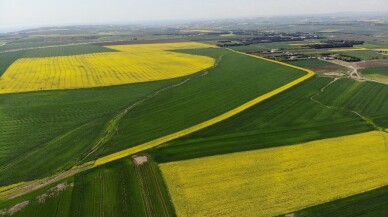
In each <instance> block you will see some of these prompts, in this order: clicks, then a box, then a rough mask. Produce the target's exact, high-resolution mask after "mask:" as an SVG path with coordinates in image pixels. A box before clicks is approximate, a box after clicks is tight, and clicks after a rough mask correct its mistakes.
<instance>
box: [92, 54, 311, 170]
mask: <svg viewBox="0 0 388 217" xmlns="http://www.w3.org/2000/svg"><path fill="white" fill-rule="evenodd" d="M231 51H233V50H231ZM233 52H236V53H239V54H242V55H247V56H251V57H254V58H258V59H261V60H265V61H269V62H273V63H277V64H280V65H284V66H287V67H291V68H294V69H298V70H302V71H305V72H306V73H307V74H306V75H304V76H302V77H300V78H298V79H296V80H294V81H292V82H290V83H288V84H286V85H283V86H281V87H279V88H276V89H275V90H273V91H270V92H268V93H266V94H263V95H261V96H259V97H257V98H255V99H253V100H250V101H248V102H246V103H244V104H242V105H240V106H238V107H236V108H234V109H232V110H230V111H228V112H226V113H223V114H221V115H219V116H217V117H214V118H212V119H210V120H207V121H205V122H202V123H200V124H197V125H194V126H192V127H189V128H187V129H184V130H180V131H178V132H175V133H172V134H169V135H166V136H163V137H161V138H158V139H155V140H152V141H149V142H146V143H143V144H141V145H138V146H135V147H132V148H129V149H125V150H122V151H119V152H116V153H113V154H110V155H107V156H104V157H100V158H98V159H97V160H96V161H95V162H94V164H95V165H102V164H105V163H108V162H111V161H114V160H117V159H120V158H124V157H127V156H129V155H133V154H136V153H138V152H141V151H145V150H147V149H150V148H153V147H156V146H158V145H161V144H163V143H165V142H168V141H171V140H174V139H177V138H180V137H182V136H185V135H188V134H191V133H193V132H196V131H199V130H201V129H204V128H206V127H208V126H211V125H213V124H216V123H219V122H221V121H223V120H226V119H228V118H230V117H232V116H234V115H236V114H238V113H240V112H243V111H245V110H246V109H248V108H250V107H252V106H254V105H256V104H258V103H260V102H262V101H264V100H266V99H268V98H270V97H272V96H274V95H277V94H279V93H281V92H283V91H285V90H287V89H289V88H291V87H293V86H295V85H297V84H299V83H301V82H303V81H305V80H307V79H309V78H310V77H312V76H314V74H315V73H314V72H313V71H312V70H309V69H304V68H301V67H298V66H294V65H290V64H287V63H283V62H279V61H276V60H271V59H267V58H263V57H259V56H255V55H250V54H245V53H242V52H237V51H233ZM87 164H90V163H87Z"/></svg>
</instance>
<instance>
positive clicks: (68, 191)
mask: <svg viewBox="0 0 388 217" xmlns="http://www.w3.org/2000/svg"><path fill="white" fill-rule="evenodd" d="M73 182H74V179H73V177H71V178H68V179H66V180H63V181H61V182H58V183H54V184H51V185H49V186H46V187H44V188H41V189H39V190H36V191H34V192H31V193H29V194H26V195H23V196H21V197H17V198H14V199H11V200H7V201H1V202H0V212H1V210H3V211H5V210H7V211H8V210H9V208H11V207H13V206H15V205H17V204H21V203H23V202H25V201H28V205H27V206H25V207H23V208H22V209H20V210H18V211H17V212H15V213H14V214H13V215H12V216H17V217H19V216H20V217H24V216H26V217H28V216H42V217H45V216H47V217H49V216H58V217H61V216H63V217H66V216H70V215H69V214H70V213H69V211H70V204H71V203H70V202H71V195H72V192H73V187H72V185H73ZM62 184H64V185H65V186H66V188H65V189H64V190H58V188H57V186H60V185H62ZM53 189H54V190H53ZM39 198H40V200H39ZM5 216H10V215H5Z"/></svg>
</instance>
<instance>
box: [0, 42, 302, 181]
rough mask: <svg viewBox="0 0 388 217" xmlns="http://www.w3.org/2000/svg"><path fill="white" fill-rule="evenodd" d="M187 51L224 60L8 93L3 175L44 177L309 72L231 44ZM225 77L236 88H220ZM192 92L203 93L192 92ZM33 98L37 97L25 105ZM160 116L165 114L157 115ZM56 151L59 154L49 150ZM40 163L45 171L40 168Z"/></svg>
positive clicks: (187, 123)
mask: <svg viewBox="0 0 388 217" xmlns="http://www.w3.org/2000/svg"><path fill="white" fill-rule="evenodd" d="M186 52H192V53H193V54H197V53H200V54H201V55H205V54H207V55H210V56H211V55H213V58H215V59H218V58H220V57H221V56H222V60H221V61H219V63H218V65H217V67H215V68H213V69H210V70H208V71H207V72H204V73H202V74H199V75H197V74H194V75H192V76H189V77H184V78H177V79H170V80H164V81H155V82H150V83H147V84H143V83H138V84H129V85H122V86H115V87H104V88H97V89H90V90H88V89H82V90H81V89H80V90H68V91H44V92H36V93H23V94H5V95H2V96H0V99H1V100H2V101H3V104H2V108H1V111H2V113H1V114H2V115H1V118H2V119H3V121H2V122H3V123H5V124H3V125H2V130H1V131H0V133H2V134H3V136H2V137H1V140H0V141H1V147H2V149H1V154H0V156H1V158H2V159H1V164H2V166H1V167H0V174H1V176H2V177H6V178H5V179H3V180H0V183H1V186H4V185H6V184H12V183H16V182H19V181H26V180H32V179H37V178H40V177H44V176H47V175H50V174H53V173H54V172H58V171H63V170H65V169H69V168H71V167H72V166H74V165H76V164H81V163H83V162H86V161H90V160H94V159H96V158H97V157H99V156H104V155H106V154H110V153H114V152H116V151H121V150H123V149H125V148H130V147H134V146H136V145H139V144H142V143H144V142H148V141H151V140H152V139H155V138H158V137H162V136H165V135H167V134H169V133H174V132H176V131H179V130H182V129H185V128H187V127H191V126H193V125H195V124H197V123H201V122H203V121H205V120H207V119H209V118H212V117H215V116H217V115H219V114H222V113H223V112H226V111H228V110H229V109H232V108H235V107H237V106H239V105H241V104H242V103H245V102H246V101H248V100H251V99H253V98H255V97H257V96H260V95H261V94H264V93H266V92H269V91H271V90H273V89H274V88H276V87H279V86H281V85H283V84H286V83H288V82H290V81H293V80H295V79H297V78H298V77H300V76H302V75H304V74H305V72H302V71H299V70H297V69H291V70H290V69H289V68H288V67H286V66H280V65H278V64H275V63H271V62H267V61H263V60H259V59H256V58H252V57H249V56H244V55H242V54H238V53H234V52H232V51H228V50H224V49H203V50H196V51H189V50H187V51H186ZM244 62H245V63H249V64H251V65H253V66H255V67H253V68H246V69H244V70H241V69H240V67H238V66H237V65H236V64H240V63H244ZM233 65H234V66H233ZM273 66H277V67H278V68H273ZM268 68H271V70H269V71H268V70H267V69H268ZM242 75H244V76H242ZM277 76H279V78H281V79H278V78H277ZM236 78H238V79H239V80H240V81H241V82H246V85H244V88H242V89H241V92H235V88H237V87H239V86H240V85H239V83H236V82H233V79H236ZM253 78H254V79H253ZM269 80H271V81H273V82H272V83H268V82H267V81H269ZM217 81H220V82H221V83H219V82H217ZM222 82H224V83H222ZM225 84H227V85H228V89H220V87H221V86H224V85H225ZM261 84H262V86H260V87H259V88H258V87H257V85H261ZM209 90H211V93H212V94H208V93H209ZM128 93H132V94H128ZM236 95H238V96H239V97H238V98H236V97H235V96H236ZM172 96H174V97H172ZM199 96H200V97H199ZM85 98H87V99H88V100H87V101H85V100H84V99H85ZM191 98H194V99H195V100H190V101H188V100H187V99H191ZM26 102H30V103H28V104H26V105H24V103H26ZM204 103H205V104H206V105H207V106H209V107H207V109H204V107H203V104H204ZM219 105H223V106H222V107H220V106H219ZM58 108H60V109H58ZM161 108H163V109H161ZM176 111H179V113H176ZM127 113H129V115H127ZM28 114H34V115H33V117H31V116H30V115H28ZM170 114H176V115H174V116H171V115H170ZM192 115H193V116H192ZM155 118H159V119H158V120H163V121H160V122H155V121H152V120H156V119H155ZM182 118H183V119H184V120H185V121H184V122H183V121H182V120H183V119H182ZM58 121H60V122H61V123H62V124H61V125H58V124H57V123H58ZM32 126H34V127H32ZM49 126H50V127H49ZM10 129H12V131H10ZM47 129H50V130H47ZM116 129H118V130H119V132H120V133H117V130H116ZM21 135H22V136H21ZM70 141H72V142H70ZM124 141H125V142H124ZM75 144H76V145H75ZM69 145H70V146H71V147H72V148H68V147H69ZM11 147H13V148H11ZM15 147H17V149H16V148H15ZM48 152H50V153H56V155H50V156H52V157H43V156H45V155H46V153H48ZM20 153H25V154H24V155H20ZM38 168H39V171H40V172H39V174H37V173H36V172H35V171H36V169H38ZM15 171H18V172H15Z"/></svg>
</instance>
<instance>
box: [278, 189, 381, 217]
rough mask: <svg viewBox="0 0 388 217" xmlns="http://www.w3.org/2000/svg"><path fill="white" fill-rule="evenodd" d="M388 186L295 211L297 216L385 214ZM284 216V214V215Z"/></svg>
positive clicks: (373, 216)
mask: <svg viewBox="0 0 388 217" xmlns="http://www.w3.org/2000/svg"><path fill="white" fill-rule="evenodd" d="M387 209H388V186H385V187H382V188H378V189H375V190H372V191H368V192H365V193H361V194H357V195H354V196H350V197H346V198H343V199H339V200H334V201H331V202H327V203H324V204H319V205H317V206H312V207H308V208H306V209H302V210H299V211H296V212H295V215H296V216H301V217H307V216H320V217H324V216H333V217H337V216H338V217H340V216H370V217H375V216H384V215H385V214H387V212H388V210H387ZM282 216H283V215H282Z"/></svg>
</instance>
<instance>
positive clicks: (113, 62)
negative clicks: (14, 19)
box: [0, 42, 215, 94]
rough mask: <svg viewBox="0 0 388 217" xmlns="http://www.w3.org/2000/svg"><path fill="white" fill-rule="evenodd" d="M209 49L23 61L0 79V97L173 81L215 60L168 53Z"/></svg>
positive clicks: (126, 48) (144, 48)
mask: <svg viewBox="0 0 388 217" xmlns="http://www.w3.org/2000/svg"><path fill="white" fill-rule="evenodd" d="M209 46H211V45H206V44H201V43H195V42H185V43H166V44H139V45H122V46H121V45H120V46H110V48H112V49H116V50H119V51H121V52H107V53H95V54H84V55H73V56H58V57H45V58H23V59H19V60H17V61H16V62H14V63H13V64H12V65H11V66H10V67H9V68H8V69H7V71H6V72H5V73H4V74H3V76H2V77H1V78H0V94H1V93H13V92H27V91H37V90H56V89H75V88H90V87H100V86H110V85H119V84H127V83H136V82H146V81H154V80H162V79H170V78H176V77H180V76H184V75H189V74H192V73H195V72H198V71H201V70H203V69H206V68H209V67H211V66H213V64H214V62H215V60H214V59H213V58H210V57H205V56H197V55H189V54H182V53H175V52H171V51H168V50H174V49H189V48H203V47H209Z"/></svg>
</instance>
